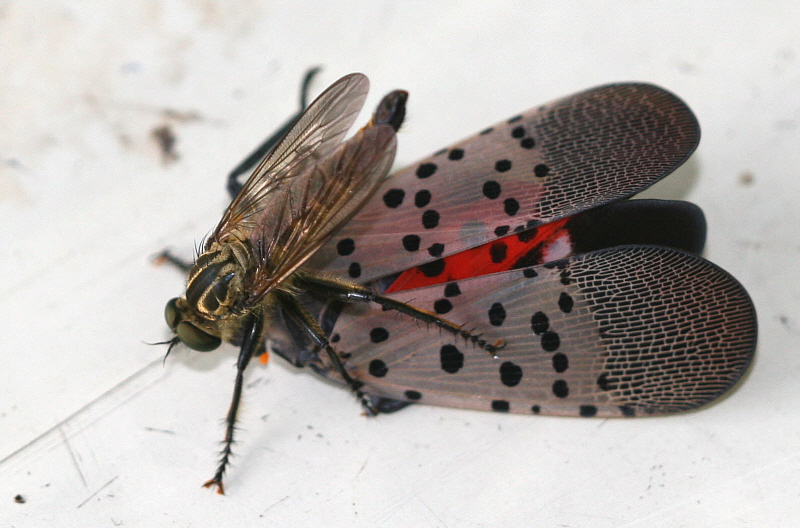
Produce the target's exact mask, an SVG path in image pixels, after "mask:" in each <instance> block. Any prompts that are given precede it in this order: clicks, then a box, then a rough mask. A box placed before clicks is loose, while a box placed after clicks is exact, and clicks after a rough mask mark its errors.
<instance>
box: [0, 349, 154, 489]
mask: <svg viewBox="0 0 800 528" xmlns="http://www.w3.org/2000/svg"><path fill="white" fill-rule="evenodd" d="M165 373H166V371H164V370H163V369H161V359H157V360H155V361H153V362H151V363H150V364H148V365H146V366H145V367H143V368H141V369H140V370H139V371H138V372H136V373H134V374H132V375H131V376H128V377H127V378H126V379H124V380H122V381H121V382H120V383H118V384H117V385H115V386H114V387H112V388H111V389H109V390H107V391H106V392H104V393H103V394H101V395H100V396H98V397H97V398H95V399H94V400H92V401H90V402H89V403H87V404H86V405H84V406H83V407H81V408H80V409H78V410H77V411H75V412H74V413H72V414H71V415H69V416H68V417H67V418H65V419H64V420H62V421H60V422H58V423H57V424H55V425H54V426H53V427H51V428H50V429H48V430H47V431H45V432H43V433H42V434H40V435H39V436H37V437H36V438H34V439H33V440H31V441H30V442H27V443H26V444H24V445H22V446H21V447H19V448H18V449H16V450H14V451H13V452H11V453H10V454H8V455H7V456H5V457H3V458H2V459H0V471H2V470H10V469H11V466H13V465H16V464H23V463H25V461H26V460H27V459H28V458H29V457H30V456H33V455H34V454H36V453H39V452H41V451H46V450H49V449H51V448H53V447H55V446H56V445H58V444H59V443H64V444H65V445H66V446H67V449H68V450H69V452H70V456H72V457H73V460H74V461H75V463H76V467H78V472H79V473H80V475H81V480H83V483H84V485H86V479H85V478H84V475H83V473H82V472H81V471H80V467H79V466H78V464H77V460H75V455H74V453H73V452H72V450H71V448H70V447H69V442H67V441H66V440H67V436H68V435H66V434H65V433H64V431H63V428H64V427H66V426H69V425H72V424H73V423H76V425H77V427H76V430H75V433H72V434H70V435H69V437H72V436H75V434H78V433H80V432H81V431H83V430H84V429H85V428H86V427H88V426H90V425H91V424H93V423H95V422H96V421H97V420H99V419H101V418H103V417H104V416H106V415H107V414H108V413H110V412H112V411H114V410H115V409H117V408H119V407H120V406H122V405H124V404H125V403H127V402H128V401H130V400H131V399H133V398H135V397H136V396H138V395H139V394H140V393H142V392H143V391H146V390H148V389H149V388H150V387H151V386H152V385H153V384H155V383H157V382H158V381H160V380H161V379H162V378H163V377H164V375H165Z"/></svg>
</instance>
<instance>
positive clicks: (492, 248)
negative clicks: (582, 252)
mask: <svg viewBox="0 0 800 528" xmlns="http://www.w3.org/2000/svg"><path fill="white" fill-rule="evenodd" d="M568 221H569V218H562V219H561V220H556V221H555V222H550V223H548V224H544V225H541V226H538V227H535V228H532V229H527V230H525V231H521V232H519V233H515V234H512V235H507V236H504V237H502V238H498V239H496V240H492V241H491V242H487V243H486V244H483V245H481V246H476V247H474V248H470V249H467V250H464V251H461V252H459V253H454V254H452V255H449V256H447V257H444V258H442V259H439V260H436V261H434V262H432V263H428V264H424V265H422V266H417V267H414V268H411V269H408V270H406V271H404V272H402V273H401V274H400V275H399V276H398V277H397V279H396V280H395V281H394V282H392V284H391V285H390V286H389V287H388V288H387V289H386V292H385V293H394V292H399V291H404V290H411V289H414V288H421V287H423V286H431V285H434V284H442V283H445V282H450V281H454V280H462V279H469V278H471V277H479V276H481V275H488V274H490V273H498V272H501V271H509V270H512V269H516V268H524V267H528V266H535V265H537V264H543V263H545V262H549V261H552V260H557V259H560V258H565V257H568V256H569V255H570V254H571V251H572V240H571V237H570V235H569V230H568V229H567V228H566V224H567V222H568Z"/></svg>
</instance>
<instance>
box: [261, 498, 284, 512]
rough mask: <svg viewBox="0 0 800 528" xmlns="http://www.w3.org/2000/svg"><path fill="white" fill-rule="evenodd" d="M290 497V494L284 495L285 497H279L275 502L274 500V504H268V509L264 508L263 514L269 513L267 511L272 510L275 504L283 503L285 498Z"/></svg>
mask: <svg viewBox="0 0 800 528" xmlns="http://www.w3.org/2000/svg"><path fill="white" fill-rule="evenodd" d="M288 498H289V496H288V495H284V497H283V498H282V499H278V500H276V501H275V502H273V503H272V504H270V505H269V506H267V509H266V510H264V511H263V512H261V514H262V515H263V514H265V513H267V512H268V511H270V510H271V509H272V508H274V507H275V506H277V505H278V504H280V503H282V502H283V501H285V500H286V499H288Z"/></svg>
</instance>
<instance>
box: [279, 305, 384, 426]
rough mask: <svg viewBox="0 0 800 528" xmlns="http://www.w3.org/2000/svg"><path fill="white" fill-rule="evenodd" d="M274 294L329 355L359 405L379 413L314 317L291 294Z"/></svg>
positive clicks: (295, 320)
mask: <svg viewBox="0 0 800 528" xmlns="http://www.w3.org/2000/svg"><path fill="white" fill-rule="evenodd" d="M275 295H276V296H277V298H278V301H279V302H280V305H281V308H283V311H284V312H285V313H286V315H287V316H289V317H290V318H291V319H292V320H293V321H294V322H295V323H297V325H298V326H300V328H302V329H303V330H304V331H305V332H306V334H307V335H308V336H309V337H310V338H311V340H312V341H313V342H314V344H315V345H317V346H318V347H320V348H322V349H324V350H325V352H326V353H327V354H328V357H330V360H331V362H332V363H333V366H334V368H335V369H336V371H337V372H338V373H339V375H340V376H342V379H344V381H345V383H347V385H349V386H350V388H351V389H352V391H353V392H354V393H355V395H356V396H357V397H358V399H359V401H360V402H361V406H362V408H363V409H364V412H366V413H367V414H368V415H369V416H375V415H377V414H378V413H379V410H378V409H377V408H376V407H375V405H373V403H372V400H371V399H370V398H369V396H367V395H366V394H364V393H363V392H362V391H361V387H362V386H363V383H361V382H360V381H356V380H354V379H353V378H352V377H351V376H350V374H348V373H347V370H346V369H345V368H344V365H343V364H342V360H341V359H339V355H338V354H337V353H336V350H334V349H333V347H332V346H331V344H330V342H329V341H328V338H327V337H326V336H325V332H324V331H323V330H322V327H321V326H320V325H319V323H318V322H317V320H316V319H314V317H313V316H312V315H311V314H310V313H309V312H308V310H307V309H306V308H305V307H304V306H303V305H302V304H300V302H298V301H297V299H296V298H295V297H294V296H293V295H292V294H291V293H286V292H282V291H277V292H276V293H275Z"/></svg>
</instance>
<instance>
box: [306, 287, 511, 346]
mask: <svg viewBox="0 0 800 528" xmlns="http://www.w3.org/2000/svg"><path fill="white" fill-rule="evenodd" d="M298 279H299V280H298V283H299V284H300V285H301V287H302V286H303V285H305V286H306V287H307V288H308V289H309V290H311V291H315V292H316V291H319V292H320V293H322V294H324V295H325V296H327V297H328V298H329V299H335V300H339V301H341V302H344V303H355V302H362V303H370V302H374V303H376V304H379V305H380V306H382V307H383V308H384V309H386V310H394V311H396V312H400V313H402V314H405V315H408V316H410V317H413V318H414V319H416V320H418V321H422V322H423V323H425V324H429V325H434V326H437V327H439V328H441V329H442V330H444V331H446V332H450V333H451V334H453V335H455V336H458V337H461V338H463V339H465V340H466V341H467V342H470V343H473V344H474V345H476V346H478V347H479V348H482V349H483V350H486V351H487V352H488V353H489V354H491V355H492V357H494V358H497V351H498V350H500V349H501V348H503V347H504V346H505V342H504V341H503V340H502V339H500V340H498V341H496V342H494V343H487V342H486V340H484V339H481V334H475V333H473V332H472V331H470V330H467V329H465V328H464V326H463V325H458V324H455V323H452V322H450V321H448V320H447V319H443V318H441V317H439V316H438V315H436V314H435V313H433V312H429V311H427V310H422V309H420V308H415V307H413V306H411V305H410V304H406V303H404V302H400V301H396V300H394V299H391V298H389V297H384V296H383V295H378V294H377V293H375V292H373V291H372V290H370V289H369V288H366V287H364V286H360V285H358V284H350V283H348V282H344V281H338V280H336V279H330V278H323V277H316V276H311V275H301V276H299V277H298ZM303 283H305V284H303Z"/></svg>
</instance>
